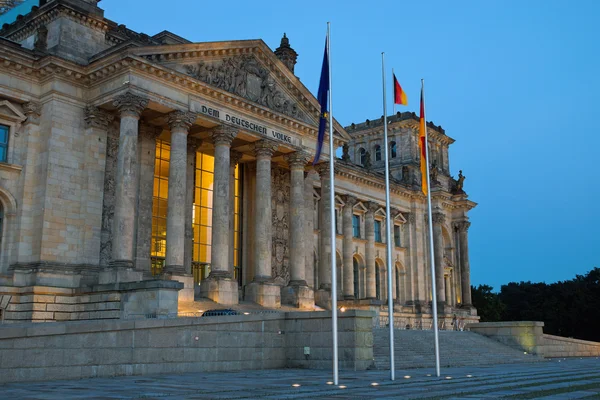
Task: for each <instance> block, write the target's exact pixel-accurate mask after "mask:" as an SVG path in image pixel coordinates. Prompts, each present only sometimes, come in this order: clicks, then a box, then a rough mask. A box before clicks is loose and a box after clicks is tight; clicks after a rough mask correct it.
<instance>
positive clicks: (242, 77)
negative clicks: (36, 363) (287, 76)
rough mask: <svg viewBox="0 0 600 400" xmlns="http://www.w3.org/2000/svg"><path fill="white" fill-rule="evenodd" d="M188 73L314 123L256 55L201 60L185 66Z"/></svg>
mask: <svg viewBox="0 0 600 400" xmlns="http://www.w3.org/2000/svg"><path fill="white" fill-rule="evenodd" d="M185 71H186V73H187V74H188V75H190V76H192V77H194V78H196V79H198V80H200V81H202V82H205V83H208V84H209V85H213V86H215V87H218V88H219V89H223V90H226V91H228V92H230V93H234V94H236V95H238V96H240V97H243V98H245V99H248V100H251V101H253V102H255V103H258V104H260V105H262V106H265V107H268V108H270V109H272V110H275V111H278V112H280V113H282V114H285V115H287V116H289V117H292V118H296V119H298V120H301V121H304V122H307V123H312V121H311V120H310V119H309V118H308V117H307V115H306V114H305V113H304V112H303V111H301V110H300V109H299V108H298V106H297V104H296V102H295V101H294V100H292V99H291V97H290V96H288V95H287V94H286V93H284V92H283V91H281V90H280V89H279V88H277V84H276V83H275V80H274V79H273V77H271V75H270V74H269V71H268V70H267V69H266V68H264V67H263V66H262V65H261V64H260V63H259V62H258V61H257V60H256V58H254V57H252V56H250V55H239V56H234V57H230V58H225V59H223V60H221V61H213V62H200V63H197V64H195V65H186V66H185Z"/></svg>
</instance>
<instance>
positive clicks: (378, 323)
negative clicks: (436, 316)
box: [373, 315, 466, 331]
mask: <svg viewBox="0 0 600 400" xmlns="http://www.w3.org/2000/svg"><path fill="white" fill-rule="evenodd" d="M465 325H466V323H465V322H464V321H460V320H458V321H457V322H456V326H454V324H446V321H445V320H441V321H438V330H440V331H444V330H446V331H452V330H456V331H463V330H464V329H465ZM389 326H390V317H389V316H388V315H380V316H379V318H377V317H376V318H373V327H374V328H388V327H389ZM394 329H402V330H417V331H430V330H432V329H433V320H429V321H423V320H420V319H417V320H415V319H412V318H394Z"/></svg>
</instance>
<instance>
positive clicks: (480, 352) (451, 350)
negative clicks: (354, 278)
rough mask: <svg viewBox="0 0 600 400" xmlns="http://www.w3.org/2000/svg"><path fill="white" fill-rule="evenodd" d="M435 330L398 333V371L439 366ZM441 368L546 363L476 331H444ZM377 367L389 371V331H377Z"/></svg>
mask: <svg viewBox="0 0 600 400" xmlns="http://www.w3.org/2000/svg"><path fill="white" fill-rule="evenodd" d="M433 334H434V333H433V331H421V330H400V329H396V330H394V343H395V346H394V347H395V351H394V361H395V366H396V369H407V368H426V367H435V353H434V343H433V341H434V337H433ZM439 339H440V365H441V366H442V367H450V366H451V367H457V366H466V365H494V364H509V363H530V362H536V361H542V360H543V359H542V358H541V357H538V356H535V355H531V354H524V353H523V351H521V350H517V349H514V348H512V347H509V346H506V345H504V344H502V343H500V342H497V341H495V340H493V339H490V338H487V337H485V336H482V335H479V334H477V333H473V332H466V331H465V332H458V331H440V332H439ZM373 358H374V361H375V368H377V369H389V365H390V360H389V358H390V357H389V329H388V328H375V329H374V330H373Z"/></svg>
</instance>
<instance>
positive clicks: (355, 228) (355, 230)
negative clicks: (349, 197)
mask: <svg viewBox="0 0 600 400" xmlns="http://www.w3.org/2000/svg"><path fill="white" fill-rule="evenodd" d="M352 236H354V237H355V238H360V216H358V215H352Z"/></svg>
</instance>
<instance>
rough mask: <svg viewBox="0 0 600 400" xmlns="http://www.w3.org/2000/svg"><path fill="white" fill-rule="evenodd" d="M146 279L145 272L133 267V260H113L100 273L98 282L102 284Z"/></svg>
mask: <svg viewBox="0 0 600 400" xmlns="http://www.w3.org/2000/svg"><path fill="white" fill-rule="evenodd" d="M143 280H144V273H143V272H142V271H138V270H136V269H135V268H133V262H131V261H115V262H111V263H110V264H109V266H108V267H107V268H105V269H104V270H103V271H102V272H100V274H99V275H98V283H99V284H100V285H104V284H109V283H121V282H140V281H143Z"/></svg>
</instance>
